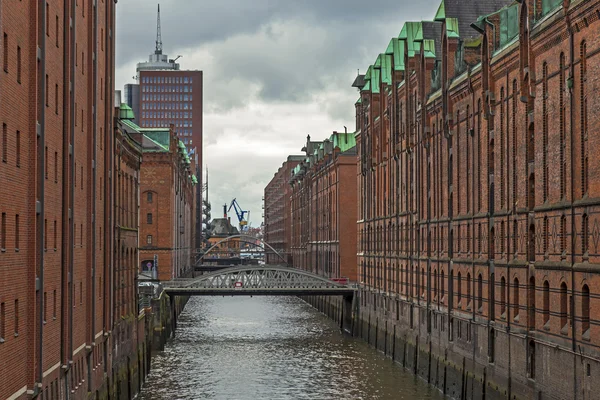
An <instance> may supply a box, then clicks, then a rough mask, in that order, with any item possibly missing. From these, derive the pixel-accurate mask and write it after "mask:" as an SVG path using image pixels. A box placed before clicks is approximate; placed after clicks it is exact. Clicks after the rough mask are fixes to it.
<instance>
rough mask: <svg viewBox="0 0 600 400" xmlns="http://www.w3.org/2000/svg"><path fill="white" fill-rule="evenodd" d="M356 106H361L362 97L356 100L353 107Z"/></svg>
mask: <svg viewBox="0 0 600 400" xmlns="http://www.w3.org/2000/svg"><path fill="white" fill-rule="evenodd" d="M356 104H362V97H359V98H358V100H356V103H354V105H356Z"/></svg>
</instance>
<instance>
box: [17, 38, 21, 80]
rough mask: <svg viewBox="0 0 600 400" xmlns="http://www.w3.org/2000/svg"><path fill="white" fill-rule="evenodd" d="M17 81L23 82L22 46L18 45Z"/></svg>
mask: <svg viewBox="0 0 600 400" xmlns="http://www.w3.org/2000/svg"><path fill="white" fill-rule="evenodd" d="M17 82H19V83H21V47H20V46H17Z"/></svg>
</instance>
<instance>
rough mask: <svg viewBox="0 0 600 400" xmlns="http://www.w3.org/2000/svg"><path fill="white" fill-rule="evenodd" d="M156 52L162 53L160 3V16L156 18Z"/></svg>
mask: <svg viewBox="0 0 600 400" xmlns="http://www.w3.org/2000/svg"><path fill="white" fill-rule="evenodd" d="M154 54H162V37H161V33H160V4H159V5H158V17H157V18H156V50H154Z"/></svg>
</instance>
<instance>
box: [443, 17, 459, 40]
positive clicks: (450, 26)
mask: <svg viewBox="0 0 600 400" xmlns="http://www.w3.org/2000/svg"><path fill="white" fill-rule="evenodd" d="M446 36H448V37H449V38H458V37H460V32H459V31H458V18H447V19H446Z"/></svg>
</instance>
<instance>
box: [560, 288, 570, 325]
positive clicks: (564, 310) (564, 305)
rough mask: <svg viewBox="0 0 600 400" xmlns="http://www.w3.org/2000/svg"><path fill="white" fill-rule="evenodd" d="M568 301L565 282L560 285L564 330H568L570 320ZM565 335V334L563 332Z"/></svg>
mask: <svg viewBox="0 0 600 400" xmlns="http://www.w3.org/2000/svg"><path fill="white" fill-rule="evenodd" d="M568 307H569V303H568V299H567V284H566V283H565V282H563V283H561V284H560V326H561V328H562V329H563V330H564V329H566V328H567V320H568V316H569V314H568V311H567V310H568ZM563 333H565V332H563Z"/></svg>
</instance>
